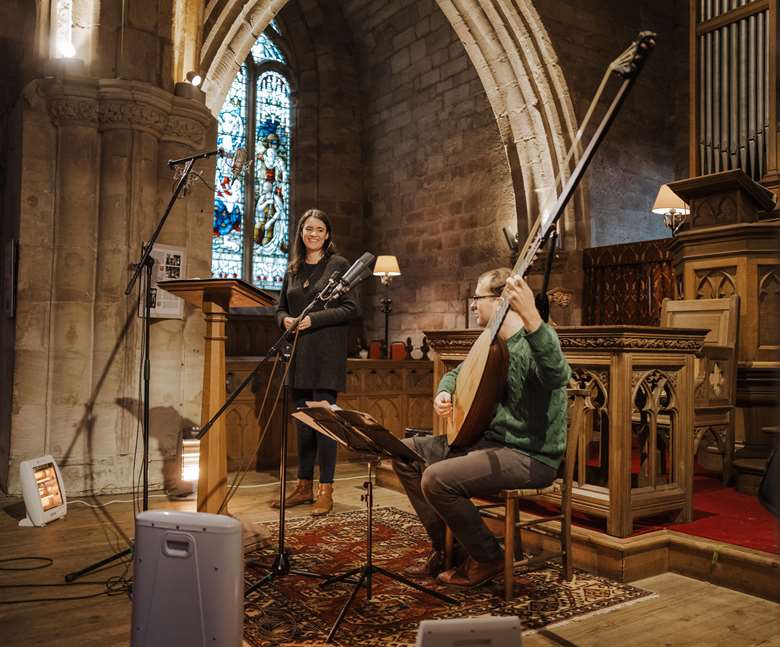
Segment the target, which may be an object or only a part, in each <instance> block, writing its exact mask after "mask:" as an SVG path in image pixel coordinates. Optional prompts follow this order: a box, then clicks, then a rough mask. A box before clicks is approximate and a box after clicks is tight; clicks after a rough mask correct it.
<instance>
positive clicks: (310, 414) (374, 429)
mask: <svg viewBox="0 0 780 647" xmlns="http://www.w3.org/2000/svg"><path fill="white" fill-rule="evenodd" d="M306 404H307V405H312V406H310V407H308V408H305V409H299V410H298V411H297V412H295V413H293V414H292V415H293V417H294V418H295V419H297V420H300V421H301V422H304V423H305V424H307V425H309V426H310V427H312V428H313V429H315V430H317V431H318V432H320V433H322V434H323V435H325V436H327V437H328V438H332V439H333V440H335V441H337V442H338V443H340V444H341V445H344V446H346V447H350V448H351V449H354V450H356V451H359V452H368V453H372V454H379V455H383V456H389V457H392V458H403V459H405V460H407V461H413V462H420V463H425V460H424V459H423V457H422V456H420V455H419V454H418V453H417V452H415V451H414V450H413V449H412V448H411V447H409V446H407V445H406V444H404V443H403V442H401V440H400V439H399V438H396V437H395V436H393V434H392V433H390V431H388V430H387V429H385V428H384V427H383V426H382V425H381V424H379V423H378V422H377V421H376V420H375V419H374V418H373V417H372V416H371V415H370V414H368V413H365V412H363V411H352V410H349V409H341V408H340V407H338V406H336V405H331V404H329V403H328V402H307V403H306Z"/></svg>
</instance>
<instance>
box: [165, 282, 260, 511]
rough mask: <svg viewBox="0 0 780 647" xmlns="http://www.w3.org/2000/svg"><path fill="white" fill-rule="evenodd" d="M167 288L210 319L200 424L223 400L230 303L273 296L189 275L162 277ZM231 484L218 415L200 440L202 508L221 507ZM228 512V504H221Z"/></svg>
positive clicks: (245, 304)
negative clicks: (178, 278) (166, 279)
mask: <svg viewBox="0 0 780 647" xmlns="http://www.w3.org/2000/svg"><path fill="white" fill-rule="evenodd" d="M157 285H158V286H159V287H160V288H162V289H163V290H165V291H167V292H170V293H171V294H175V295H176V296H177V297H181V298H182V299H184V300H185V301H186V302H187V303H191V304H192V305H194V306H196V307H198V308H200V309H201V310H202V311H203V317H204V318H205V319H206V335H205V337H204V339H205V342H206V343H205V348H204V352H203V356H204V361H203V401H202V405H201V413H200V418H201V426H203V425H205V424H206V423H207V422H208V421H209V420H210V419H211V416H213V415H214V414H215V413H216V412H217V411H219V408H220V407H221V406H222V404H223V403H224V402H225V340H226V339H227V337H226V336H225V322H226V321H227V316H228V312H229V311H230V308H256V307H259V306H270V305H273V304H274V302H275V299H274V298H273V297H272V296H271V295H270V294H267V293H266V292H263V291H262V290H258V289H257V288H256V287H254V286H253V285H250V284H249V283H246V282H245V281H241V280H240V279H187V280H177V281H160V282H159V283H158V284H157ZM226 485H227V439H226V432H225V419H224V417H222V418H220V419H219V420H217V421H216V422H215V423H214V426H213V427H212V428H211V429H210V430H209V431H208V433H207V434H206V435H205V436H204V437H203V438H202V439H201V441H200V467H199V475H198V512H212V513H215V514H216V513H218V512H219V511H220V510H219V506H220V504H221V503H222V501H223V500H224V498H225V492H226ZM222 512H223V513H224V514H226V513H227V510H224V509H223V510H222Z"/></svg>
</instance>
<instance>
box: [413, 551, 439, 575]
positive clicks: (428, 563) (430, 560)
mask: <svg viewBox="0 0 780 647" xmlns="http://www.w3.org/2000/svg"><path fill="white" fill-rule="evenodd" d="M443 570H444V551H441V550H433V551H431V553H430V555H428V557H427V558H426V559H425V561H424V562H423V563H422V564H415V565H414V566H411V567H409V568H407V569H406V571H405V574H406V575H409V576H410V577H431V578H433V577H436V576H437V575H438V574H439V573H441V572H442V571H443Z"/></svg>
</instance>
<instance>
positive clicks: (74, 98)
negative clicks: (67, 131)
mask: <svg viewBox="0 0 780 647" xmlns="http://www.w3.org/2000/svg"><path fill="white" fill-rule="evenodd" d="M41 87H42V89H43V94H44V96H45V97H46V107H47V110H48V113H49V118H50V119H51V121H52V123H53V124H54V125H55V126H87V127H92V128H95V127H97V123H98V102H97V84H96V82H95V81H94V80H92V79H81V78H78V79H54V78H49V79H45V80H44V81H43V82H42V84H41Z"/></svg>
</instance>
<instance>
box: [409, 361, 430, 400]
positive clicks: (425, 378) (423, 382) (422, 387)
mask: <svg viewBox="0 0 780 647" xmlns="http://www.w3.org/2000/svg"><path fill="white" fill-rule="evenodd" d="M406 391H407V393H425V394H427V395H429V396H430V394H431V393H433V364H431V366H430V367H429V368H425V369H419V370H418V369H416V368H410V369H409V370H408V371H406Z"/></svg>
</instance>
